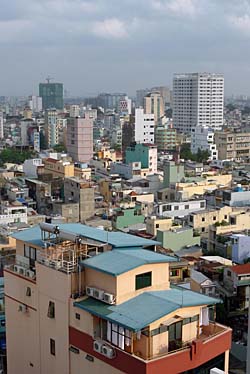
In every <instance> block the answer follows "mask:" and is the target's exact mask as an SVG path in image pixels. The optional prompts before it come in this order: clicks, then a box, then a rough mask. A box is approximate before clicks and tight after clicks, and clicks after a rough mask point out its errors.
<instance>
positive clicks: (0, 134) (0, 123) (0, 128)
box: [0, 112, 4, 139]
mask: <svg viewBox="0 0 250 374" xmlns="http://www.w3.org/2000/svg"><path fill="white" fill-rule="evenodd" d="M3 138H4V131H3V112H0V139H3Z"/></svg>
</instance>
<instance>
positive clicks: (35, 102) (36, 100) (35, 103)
mask: <svg viewBox="0 0 250 374" xmlns="http://www.w3.org/2000/svg"><path fill="white" fill-rule="evenodd" d="M29 107H30V109H31V110H32V112H33V113H39V112H41V111H42V109H43V103H42V98H41V97H40V96H34V95H33V96H30V97H29Z"/></svg>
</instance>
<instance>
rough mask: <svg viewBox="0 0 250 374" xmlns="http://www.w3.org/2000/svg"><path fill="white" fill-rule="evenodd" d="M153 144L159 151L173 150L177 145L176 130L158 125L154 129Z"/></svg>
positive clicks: (166, 125)
mask: <svg viewBox="0 0 250 374" xmlns="http://www.w3.org/2000/svg"><path fill="white" fill-rule="evenodd" d="M155 144H156V145H157V148H158V150H159V151H167V150H174V149H175V147H176V144H177V138H176V129H174V128H173V127H171V126H169V125H168V124H165V125H158V126H157V127H156V129H155Z"/></svg>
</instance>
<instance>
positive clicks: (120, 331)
mask: <svg viewBox="0 0 250 374" xmlns="http://www.w3.org/2000/svg"><path fill="white" fill-rule="evenodd" d="M107 340H108V341H109V342H111V343H112V344H114V345H116V346H118V347H119V348H121V349H124V348H125V345H126V346H131V333H130V331H129V330H128V329H125V328H124V327H122V326H119V325H117V324H116V323H111V322H109V321H108V322H107Z"/></svg>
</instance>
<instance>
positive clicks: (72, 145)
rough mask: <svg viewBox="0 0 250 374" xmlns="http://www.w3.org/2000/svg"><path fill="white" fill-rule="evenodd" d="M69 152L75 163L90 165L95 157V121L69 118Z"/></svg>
mask: <svg viewBox="0 0 250 374" xmlns="http://www.w3.org/2000/svg"><path fill="white" fill-rule="evenodd" d="M67 151H68V154H69V155H70V156H71V157H72V159H73V161H75V162H77V161H80V162H86V163H88V162H89V161H90V160H91V159H92V157H93V120H92V119H87V118H69V119H68V125H67Z"/></svg>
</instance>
